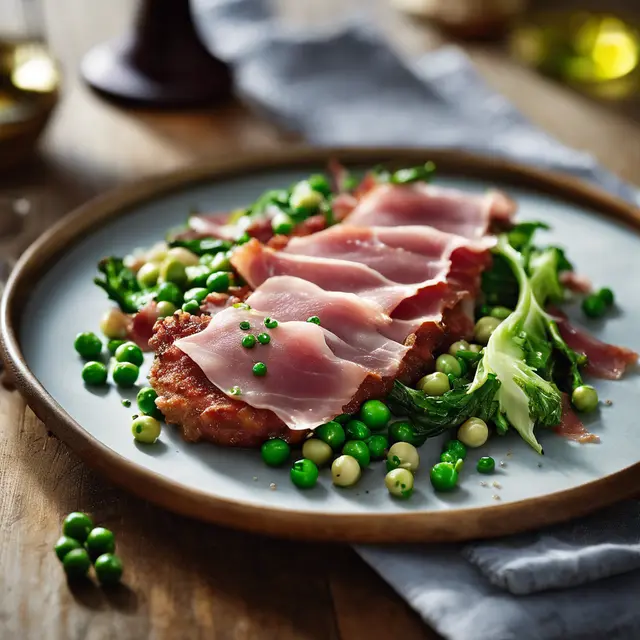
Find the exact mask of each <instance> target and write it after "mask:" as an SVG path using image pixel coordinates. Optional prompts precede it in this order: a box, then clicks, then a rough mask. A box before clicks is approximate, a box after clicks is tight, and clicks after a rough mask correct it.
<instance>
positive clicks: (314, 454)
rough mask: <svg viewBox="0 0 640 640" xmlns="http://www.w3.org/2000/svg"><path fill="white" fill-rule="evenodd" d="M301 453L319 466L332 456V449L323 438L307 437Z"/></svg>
mask: <svg viewBox="0 0 640 640" xmlns="http://www.w3.org/2000/svg"><path fill="white" fill-rule="evenodd" d="M302 455H303V457H305V458H307V460H311V462H314V463H315V464H316V465H317V466H318V467H321V466H323V465H325V464H327V462H329V461H330V460H331V459H332V458H333V449H332V448H331V447H330V446H329V445H328V444H327V443H326V442H324V441H323V440H318V438H309V439H308V440H305V442H304V444H303V445H302Z"/></svg>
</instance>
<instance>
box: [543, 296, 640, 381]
mask: <svg viewBox="0 0 640 640" xmlns="http://www.w3.org/2000/svg"><path fill="white" fill-rule="evenodd" d="M550 311H551V313H552V315H553V316H554V318H555V320H556V322H557V324H558V329H559V330H560V335H562V338H563V339H564V341H565V342H566V343H567V344H568V345H569V347H571V349H573V350H574V351H576V352H577V353H581V354H584V355H585V356H587V366H586V367H585V369H586V371H587V373H588V374H590V375H592V376H594V377H596V378H604V379H606V380H618V379H619V378H621V377H622V376H623V375H624V372H625V371H626V370H627V368H628V367H630V366H633V365H635V364H637V362H638V354H637V353H636V352H635V351H632V350H631V349H627V348H626V347H618V346H616V345H613V344H607V343H606V342H602V341H600V340H598V339H597V338H594V337H593V336H592V335H590V334H589V333H587V332H586V331H584V330H583V329H578V328H576V327H574V326H573V325H572V324H571V323H570V322H569V320H568V319H567V317H566V316H565V315H564V314H563V313H562V312H561V311H559V310H558V309H555V308H554V309H551V310H550Z"/></svg>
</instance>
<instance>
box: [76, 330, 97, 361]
mask: <svg viewBox="0 0 640 640" xmlns="http://www.w3.org/2000/svg"><path fill="white" fill-rule="evenodd" d="M73 346H74V348H75V350H76V351H77V352H78V353H79V354H80V355H81V356H82V357H83V358H86V359H87V360H95V359H96V358H97V357H98V356H99V355H100V353H101V352H102V341H101V340H100V338H98V336H97V335H96V334H95V333H92V332H91V331H85V332H83V333H79V334H78V335H77V336H76V339H75V340H74V342H73Z"/></svg>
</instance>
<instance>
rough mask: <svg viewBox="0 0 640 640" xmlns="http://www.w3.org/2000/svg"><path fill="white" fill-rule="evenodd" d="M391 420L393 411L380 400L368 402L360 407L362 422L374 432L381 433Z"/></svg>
mask: <svg viewBox="0 0 640 640" xmlns="http://www.w3.org/2000/svg"><path fill="white" fill-rule="evenodd" d="M390 418H391V411H389V407H387V405H386V404H385V403H384V402H381V401H380V400H367V401H366V402H365V403H364V404H363V405H362V407H360V420H362V422H364V423H365V424H366V425H367V427H369V429H371V430H372V431H379V430H380V429H384V428H385V427H386V426H387V423H388V422H389V420H390Z"/></svg>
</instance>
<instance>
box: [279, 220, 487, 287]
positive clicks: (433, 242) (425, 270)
mask: <svg viewBox="0 0 640 640" xmlns="http://www.w3.org/2000/svg"><path fill="white" fill-rule="evenodd" d="M495 242H496V240H495V238H494V237H489V236H487V237H484V238H482V239H480V240H467V239H465V238H463V237H461V236H458V235H454V234H450V233H445V232H442V231H438V230H437V229H433V228H432V227H424V226H409V227H395V228H394V227H353V226H350V225H348V224H346V223H345V224H341V225H337V226H334V227H331V228H330V229H326V230H325V231H322V232H321V233H317V234H315V235H313V236H307V237H305V238H292V239H291V240H290V241H289V243H288V244H287V246H286V248H285V249H284V252H285V253H293V254H296V255H306V256H313V257H320V258H334V259H338V260H348V261H351V262H357V263H359V264H364V265H366V266H368V267H370V268H371V269H374V270H375V271H377V272H378V273H380V274H381V275H382V276H384V277H385V278H387V279H389V280H391V281H392V282H396V283H398V284H415V283H418V282H425V281H427V280H439V279H444V278H446V277H450V276H451V275H452V273H451V272H452V271H454V272H455V274H457V275H458V276H459V277H460V278H461V279H464V277H465V275H471V276H472V278H473V280H472V281H471V282H462V281H460V282H459V283H458V284H459V288H463V287H464V286H468V287H473V288H475V286H477V283H475V278H476V277H477V275H478V273H479V271H480V270H481V269H482V268H484V267H486V266H488V257H489V255H488V253H487V252H488V250H489V249H490V248H491V247H493V246H494V245H495Z"/></svg>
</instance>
